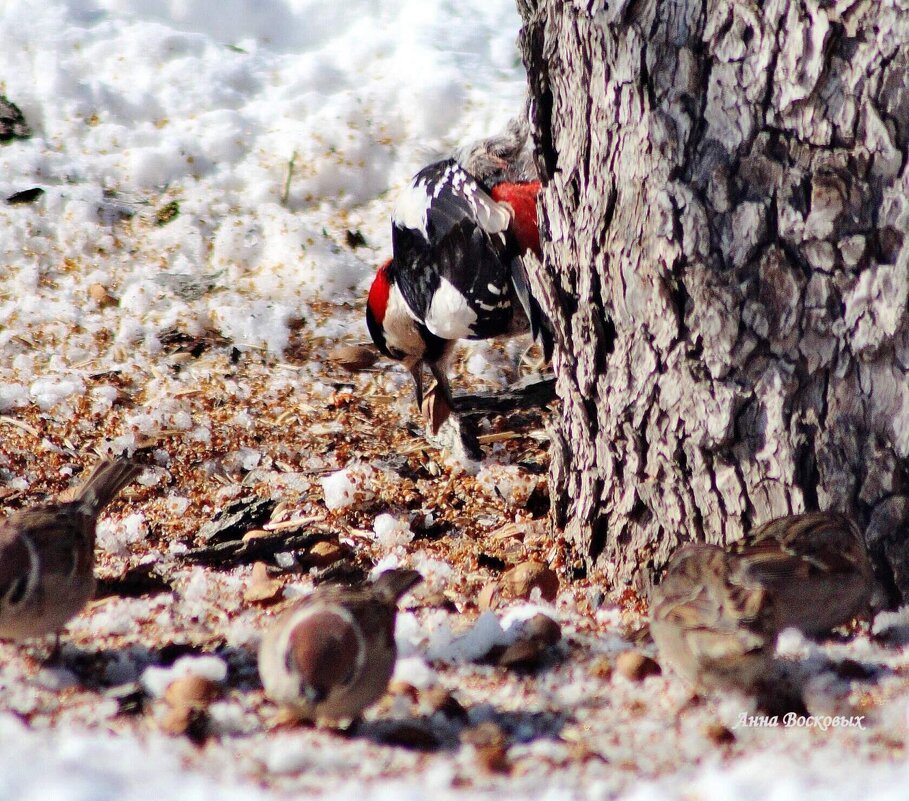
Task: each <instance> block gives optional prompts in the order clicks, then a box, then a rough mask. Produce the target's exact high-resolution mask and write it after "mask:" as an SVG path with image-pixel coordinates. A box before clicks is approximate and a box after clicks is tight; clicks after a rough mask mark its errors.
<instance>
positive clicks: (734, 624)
mask: <svg viewBox="0 0 909 801" xmlns="http://www.w3.org/2000/svg"><path fill="white" fill-rule="evenodd" d="M772 614H773V606H772V602H771V599H770V597H769V594H768V593H767V592H766V591H765V590H764V589H763V588H762V587H760V586H759V585H758V584H757V583H755V582H753V581H750V580H749V579H748V577H747V576H744V575H743V574H742V572H741V571H740V570H739V569H738V566H737V564H736V561H735V559H734V558H730V557H729V555H728V554H726V552H725V551H723V549H722V548H718V547H717V546H715V545H703V544H692V545H685V546H683V547H682V548H680V549H679V550H678V551H676V552H675V554H673V556H672V559H671V560H670V561H669V566H668V568H667V571H666V575H665V576H664V578H663V580H662V582H661V583H660V584H659V585H658V586H656V587H655V588H654V589H653V591H652V592H651V598H650V632H651V634H652V636H653V639H654V642H655V643H656V644H657V648H659V651H660V659H661V660H663V661H664V662H667V663H669V664H670V665H671V666H672V667H673V668H674V669H675V671H676V672H677V673H679V674H680V675H681V676H682V677H683V678H684V679H686V680H687V681H688V682H690V683H691V684H693V685H695V686H697V687H699V688H700V689H704V690H710V689H714V688H729V687H739V688H742V689H751V688H753V687H754V686H755V685H757V684H759V683H760V680H761V679H762V678H763V677H764V676H766V675H767V672H768V670H769V668H770V666H771V664H772V658H773V650H774V643H775V639H776V630H775V629H772V628H770V627H769V626H768V625H767V624H768V622H769V620H770V619H771V618H772Z"/></svg>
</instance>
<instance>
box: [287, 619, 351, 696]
mask: <svg viewBox="0 0 909 801" xmlns="http://www.w3.org/2000/svg"><path fill="white" fill-rule="evenodd" d="M365 650H366V648H365V644H364V642H363V634H362V632H361V631H360V627H359V625H357V623H356V621H355V620H354V619H353V617H352V616H351V615H350V613H349V612H347V610H345V609H343V608H341V607H325V608H317V609H315V610H313V612H312V613H311V614H309V615H307V616H306V617H304V618H303V619H302V620H300V621H299V622H298V623H297V624H296V625H295V626H294V628H293V630H292V631H291V632H290V637H289V641H288V648H287V655H286V658H287V669H288V671H290V672H291V673H294V674H296V675H297V677H298V678H299V682H300V694H301V696H302V698H304V699H305V700H306V701H308V702H309V703H310V704H313V705H315V704H319V703H321V702H322V701H324V700H325V699H326V698H328V696H329V695H330V694H331V692H332V690H334V689H335V688H336V687H342V686H344V685H347V684H350V683H351V682H352V681H353V679H354V678H355V676H356V675H357V673H358V672H359V671H360V670H361V669H362V667H363V663H364V660H365V656H366V654H365Z"/></svg>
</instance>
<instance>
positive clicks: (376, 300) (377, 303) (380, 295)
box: [366, 259, 391, 325]
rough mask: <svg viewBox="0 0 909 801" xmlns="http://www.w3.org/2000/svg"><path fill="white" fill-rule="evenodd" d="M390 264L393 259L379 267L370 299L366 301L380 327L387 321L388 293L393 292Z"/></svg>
mask: <svg viewBox="0 0 909 801" xmlns="http://www.w3.org/2000/svg"><path fill="white" fill-rule="evenodd" d="M390 264H391V259H389V260H388V261H387V262H385V264H383V265H382V266H381V267H379V269H378V271H377V272H376V277H375V278H373V279H372V286H371V287H370V288H369V298H368V299H367V300H366V305H367V306H369V310H370V311H371V312H372V314H373V317H375V318H376V322H377V323H379V325H381V324H382V323H383V322H384V321H385V310H386V309H387V308H388V293H389V292H390V291H391V284H390V283H389V282H388V267H389V265H390Z"/></svg>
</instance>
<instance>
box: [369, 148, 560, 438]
mask: <svg viewBox="0 0 909 801" xmlns="http://www.w3.org/2000/svg"><path fill="white" fill-rule="evenodd" d="M539 191H540V183H539V182H538V181H521V182H506V181H502V182H500V183H496V184H494V185H491V186H490V185H487V184H484V183H481V182H480V181H479V180H477V179H476V178H475V177H474V176H473V175H471V174H470V173H469V172H468V171H467V169H465V168H464V166H462V165H461V164H460V163H459V162H458V161H457V160H455V159H447V160H445V161H439V162H436V163H434V164H430V165H429V166H427V167H424V168H423V169H422V170H420V172H418V173H417V174H416V175H415V176H414V178H413V180H412V181H411V183H410V185H409V186H408V187H407V188H406V189H405V190H404V192H403V193H402V194H401V196H400V198H399V199H398V202H397V205H396V206H395V209H394V212H393V214H392V253H393V257H392V258H391V259H389V260H388V261H386V262H385V263H384V264H383V265H382V266H381V267H379V270H378V271H377V273H376V277H375V279H374V280H373V283H372V287H371V288H370V291H369V298H368V300H367V305H366V324H367V327H368V328H369V333H370V334H371V336H372V338H373V341H374V342H375V343H376V347H378V349H379V350H380V351H381V352H382V353H383V354H385V355H386V356H388V357H390V358H392V359H396V360H398V361H402V362H404V364H405V365H406V366H407V368H408V369H409V370H410V373H411V375H412V376H413V380H414V387H415V390H416V399H417V405H418V406H419V407H420V408H421V409H422V407H423V365H424V364H425V365H426V366H427V367H428V368H429V370H430V372H431V373H432V375H433V376H434V377H435V379H436V382H437V390H436V400H437V402H439V401H440V402H441V403H442V405H443V411H441V412H440V413H439V414H437V415H435V414H434V415H432V416H431V419H430V423H431V426H432V428H433V430H434V431H435V430H436V429H437V428H438V425H439V424H440V423H441V421H443V420H444V418H445V417H447V416H448V414H449V413H450V412H451V411H452V410H453V409H454V403H453V401H452V397H451V388H450V386H449V383H448V366H449V362H450V360H451V356H452V353H453V350H454V345H455V342H456V341H457V340H459V339H489V338H492V337H501V336H514V335H517V334H522V333H526V332H527V331H530V332H531V333H532V334H533V337H534V339H536V340H538V341H539V342H540V343H541V345H542V347H543V352H544V356H545V358H546V359H547V361H548V360H549V358H550V357H551V355H552V346H553V338H552V332H551V329H550V324H549V321H548V320H547V318H546V317H545V315H544V314H543V311H542V309H541V308H540V306H539V304H538V303H537V301H536V300H535V299H534V297H533V296H532V295H531V293H530V286H529V282H528V279H527V272H526V269H525V267H524V263H523V260H522V257H523V256H524V255H525V254H526V253H528V252H532V253H534V254H535V255H536V256H537V257H538V258H539V257H540V235H539V229H538V227H537V205H536V201H537V195H538V194H539ZM439 396H441V397H439ZM428 416H429V415H428Z"/></svg>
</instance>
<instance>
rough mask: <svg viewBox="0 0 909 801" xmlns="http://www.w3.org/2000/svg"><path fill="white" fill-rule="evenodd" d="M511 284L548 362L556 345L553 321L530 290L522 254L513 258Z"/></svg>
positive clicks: (531, 330)
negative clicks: (550, 320)
mask: <svg viewBox="0 0 909 801" xmlns="http://www.w3.org/2000/svg"><path fill="white" fill-rule="evenodd" d="M511 285H512V286H513V287H514V291H515V295H517V298H518V300H519V301H520V302H521V307H522V308H523V309H524V314H525V315H527V320H528V322H529V323H530V333H531V334H532V335H533V338H534V341H535V342H539V343H540V346H541V347H542V348H543V356H544V358H545V359H546V361H547V362H548V361H550V360H551V359H552V351H553V347H554V345H555V337H554V336H553V333H552V323H551V322H549V318H548V317H547V316H546V313H545V312H544V311H543V309H542V308H541V307H540V304H539V303H538V302H537V299H536V298H535V297H534V296H533V295H532V294H531V292H530V280H529V279H528V277H527V268H526V267H525V266H524V260H523V259H522V258H521V257H520V256H519V257H517V258H515V259H512V262H511Z"/></svg>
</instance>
